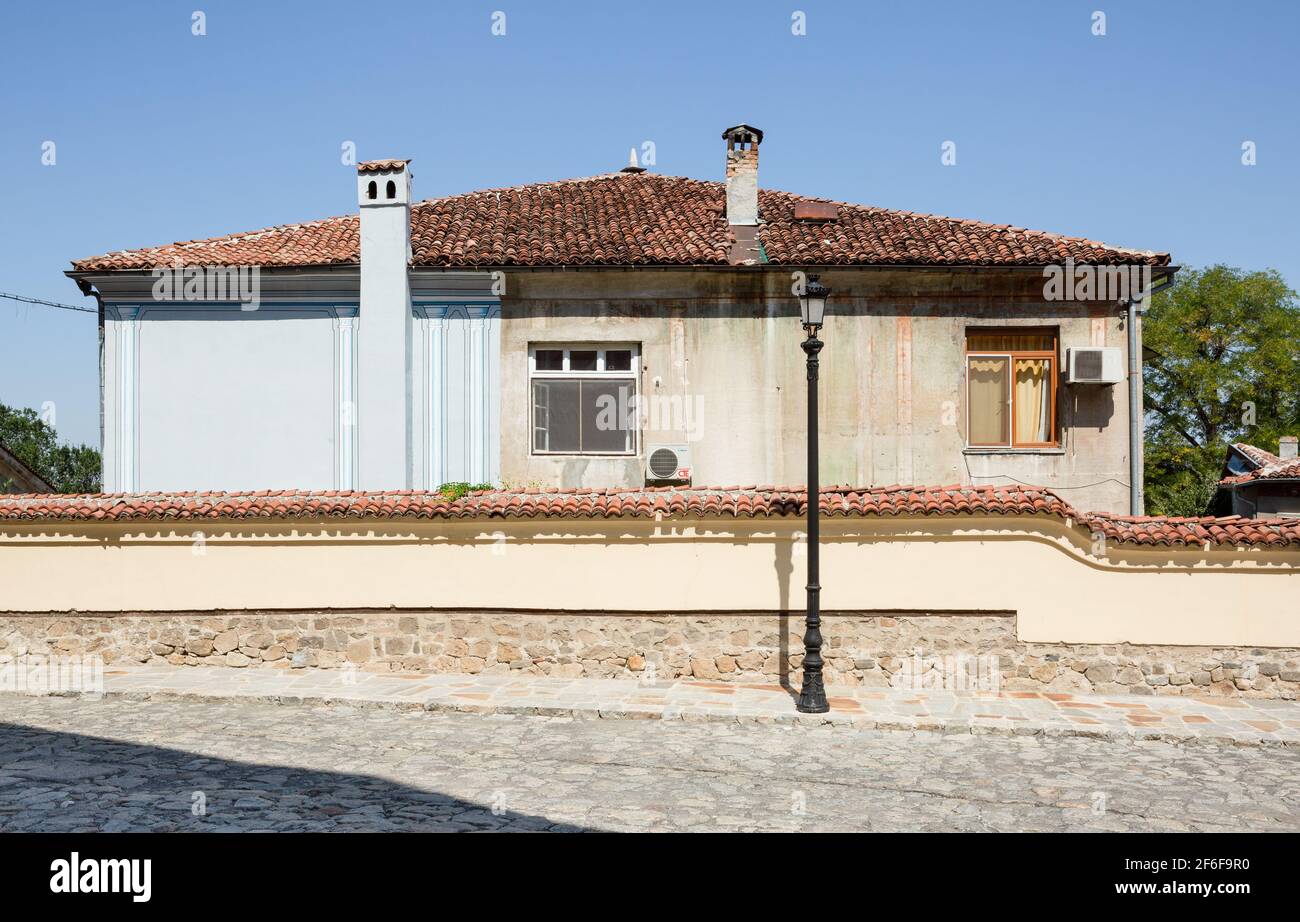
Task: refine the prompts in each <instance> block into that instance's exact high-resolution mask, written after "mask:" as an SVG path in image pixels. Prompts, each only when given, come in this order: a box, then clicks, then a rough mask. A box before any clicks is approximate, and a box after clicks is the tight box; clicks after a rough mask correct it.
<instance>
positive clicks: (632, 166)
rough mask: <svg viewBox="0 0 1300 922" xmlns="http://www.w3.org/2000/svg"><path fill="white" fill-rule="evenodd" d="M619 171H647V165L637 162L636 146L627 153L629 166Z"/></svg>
mask: <svg viewBox="0 0 1300 922" xmlns="http://www.w3.org/2000/svg"><path fill="white" fill-rule="evenodd" d="M619 172H620V173H644V172H645V167H643V166H640V165H638V164H637V162H636V148H635V147H634V148H632V150H631V152H630V153H629V154H628V155H627V166H625V167H623V169H621V170H619Z"/></svg>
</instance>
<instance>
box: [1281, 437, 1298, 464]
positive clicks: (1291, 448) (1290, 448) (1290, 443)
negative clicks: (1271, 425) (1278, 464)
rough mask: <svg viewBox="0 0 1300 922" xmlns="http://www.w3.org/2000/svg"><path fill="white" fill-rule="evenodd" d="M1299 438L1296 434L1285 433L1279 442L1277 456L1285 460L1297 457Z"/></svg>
mask: <svg viewBox="0 0 1300 922" xmlns="http://www.w3.org/2000/svg"><path fill="white" fill-rule="evenodd" d="M1297 441H1300V440H1297V438H1296V437H1295V436H1294V435H1284V436H1282V438H1280V439H1279V440H1278V443H1277V456H1278V457H1279V458H1281V459H1282V460H1283V461H1292V460H1294V459H1295V457H1296V444H1297Z"/></svg>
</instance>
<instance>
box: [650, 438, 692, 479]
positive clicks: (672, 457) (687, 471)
mask: <svg viewBox="0 0 1300 922" xmlns="http://www.w3.org/2000/svg"><path fill="white" fill-rule="evenodd" d="M645 482H646V483H690V482H691V446H689V445H649V446H647V447H646V453H645Z"/></svg>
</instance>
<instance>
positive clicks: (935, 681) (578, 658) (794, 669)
mask: <svg viewBox="0 0 1300 922" xmlns="http://www.w3.org/2000/svg"><path fill="white" fill-rule="evenodd" d="M802 631H803V620H802V616H801V614H799V613H795V614H791V615H775V614H755V615H739V614H738V615H732V614H682V615H662V616H658V615H642V614H620V615H613V614H611V615H584V614H545V613H523V612H497V613H492V612H392V611H383V612H376V611H356V612H342V611H325V612H260V613H239V614H234V613H216V614H213V613H191V614H184V613H170V614H148V615H145V614H139V615H133V614H127V615H117V614H114V615H94V614H92V615H59V616H45V615H14V614H8V615H0V657H8V656H21V655H24V654H63V655H78V656H84V655H98V656H102V657H103V659H104V661H105V663H106V664H109V665H112V664H114V663H171V664H173V665H205V666H206V665H212V666H221V665H224V666H230V667H236V668H250V667H258V668H270V669H312V668H316V669H351V668H356V669H361V670H365V671H371V672H374V671H379V672H389V671H394V672H401V671H406V672H437V673H466V674H478V673H489V674H495V673H514V672H520V673H532V674H541V675H551V676H569V677H578V676H587V677H601V678H610V677H615V678H642V679H644V678H657V679H674V678H690V677H693V678H696V679H704V680H709V681H727V682H731V681H734V682H753V683H765V684H766V683H773V682H777V681H786V682H788V683H791V684H794V685H797V684H798V681H799V672H798V669H799V665H800V662H801V660H802V652H803V644H802ZM823 633H824V635H825V638H826V645H825V647H824V648H823V656H824V658H825V659H826V679H827V683H828V684H833V685H862V686H879V687H883V686H888V685H891V684H895V685H897V684H904V685H908V686H911V687H918V686H921V687H944V686H946V687H954V686H959V687H961V686H964V687H967V688H978V687H988V686H987V684H986V685H983V686H981V685H980V683H981V682H985V683H988V682H990V681H992V682H995V683H996V686H997V687H998V688H1001V689H1003V690H1007V691H1016V690H1028V691H1059V692H1089V691H1095V692H1101V693H1110V694H1118V693H1127V694H1158V695H1169V694H1174V695H1176V694H1211V695H1229V696H1231V695H1242V696H1249V697H1273V698H1289V699H1294V698H1296V696H1297V692H1298V691H1300V650H1294V649H1285V650H1283V649H1251V648H1240V647H1237V648H1223V647H1169V646H1134V645H1129V644H1119V645H1091V644H1090V645H1084V644H1025V643H1021V642H1020V641H1019V640H1018V639H1017V637H1016V619H1015V617H1014V616H1013V615H1010V614H1004V615H998V614H977V615H975V614H973V615H963V614H947V615H917V614H903V613H899V614H894V615H881V614H832V615H829V616H827V618H826V620H825V626H824V629H823ZM992 673H995V675H993V674H992Z"/></svg>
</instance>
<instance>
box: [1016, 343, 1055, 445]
mask: <svg viewBox="0 0 1300 922" xmlns="http://www.w3.org/2000/svg"><path fill="white" fill-rule="evenodd" d="M1049 367H1050V365H1049V363H1048V361H1047V360H1046V359H1017V360H1016V392H1015V397H1014V400H1013V406H1014V408H1015V415H1016V428H1015V433H1016V442H1017V443H1019V444H1022V445H1023V444H1027V443H1034V442H1037V443H1042V442H1050V441H1051V440H1052V434H1051V432H1050V431H1049V430H1050V428H1051V416H1052V405H1051V400H1052V398H1051V394H1050V392H1049V391H1048V387H1049V385H1048V370H1049Z"/></svg>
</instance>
